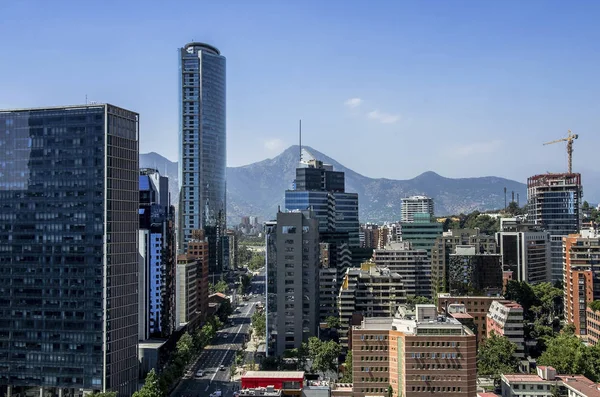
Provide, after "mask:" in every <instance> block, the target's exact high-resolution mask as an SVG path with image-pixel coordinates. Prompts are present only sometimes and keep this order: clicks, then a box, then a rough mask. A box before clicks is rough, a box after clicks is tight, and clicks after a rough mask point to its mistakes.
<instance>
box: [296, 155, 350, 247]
mask: <svg viewBox="0 0 600 397" xmlns="http://www.w3.org/2000/svg"><path fill="white" fill-rule="evenodd" d="M301 165H302V167H299V168H297V169H296V180H295V181H294V187H295V189H294V190H286V191H285V210H286V211H305V210H307V209H312V211H313V213H314V215H315V217H316V218H317V220H318V221H319V232H320V233H324V232H347V233H348V243H349V245H350V246H351V247H358V246H360V239H359V227H360V226H359V221H358V194H357V193H346V191H345V183H344V173H343V172H340V171H333V168H332V167H331V166H330V165H324V164H323V163H322V162H321V161H317V160H314V159H313V160H310V161H309V162H307V163H303V164H301Z"/></svg>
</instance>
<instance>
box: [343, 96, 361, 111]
mask: <svg viewBox="0 0 600 397" xmlns="http://www.w3.org/2000/svg"><path fill="white" fill-rule="evenodd" d="M362 101H363V100H362V99H360V98H350V99H348V100H347V101H346V102H344V105H346V106H347V107H349V108H350V109H355V108H357V107H359V106H360V105H361V104H362Z"/></svg>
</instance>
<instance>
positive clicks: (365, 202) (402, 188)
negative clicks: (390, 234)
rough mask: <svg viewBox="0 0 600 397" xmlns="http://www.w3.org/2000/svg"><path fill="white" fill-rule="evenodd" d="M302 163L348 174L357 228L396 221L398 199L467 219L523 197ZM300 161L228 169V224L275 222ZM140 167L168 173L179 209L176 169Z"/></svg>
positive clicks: (497, 185) (458, 182)
mask: <svg viewBox="0 0 600 397" xmlns="http://www.w3.org/2000/svg"><path fill="white" fill-rule="evenodd" d="M302 149H303V157H304V156H311V157H312V158H315V159H317V160H320V161H322V162H323V163H326V164H331V165H333V168H334V169H335V170H336V171H343V172H344V173H345V174H346V191H348V192H355V193H358V197H359V216H360V221H361V222H383V221H396V220H398V219H399V218H400V207H401V200H400V199H401V198H402V197H406V196H413V195H425V196H428V197H432V198H433V199H434V202H435V209H436V215H439V216H443V215H451V214H459V213H461V212H462V213H469V212H472V211H474V210H480V211H483V210H491V209H497V208H502V207H503V206H504V187H506V188H507V190H509V191H514V192H515V193H519V194H520V195H521V197H526V186H525V185H524V184H523V183H519V182H516V181H511V180H508V179H503V178H498V177H480V178H460V179H454V178H446V177H443V176H441V175H439V174H437V173H436V172H433V171H427V172H424V173H422V174H420V175H418V176H416V177H415V178H412V179H409V180H394V179H384V178H369V177H366V176H363V175H361V174H359V173H357V172H355V171H353V170H351V169H349V168H347V167H345V166H343V165H342V164H340V163H339V162H337V161H336V160H335V159H333V158H331V157H329V156H327V155H325V154H323V153H322V152H319V151H318V150H316V149H314V148H312V147H310V146H302ZM299 161H300V147H299V146H298V145H292V146H290V147H288V148H287V149H285V150H284V151H283V152H282V153H280V154H279V155H278V156H275V157H273V158H270V159H266V160H262V161H259V162H256V163H252V164H248V165H245V166H241V167H228V168H227V210H228V218H229V220H228V222H230V224H237V223H238V222H239V218H240V217H241V216H245V215H253V216H258V217H260V219H261V220H269V219H273V217H274V216H275V215H276V214H277V207H278V206H281V207H282V208H283V205H284V195H285V191H286V190H288V189H291V187H292V183H293V181H294V179H295V178H296V168H297V167H298V163H299ZM140 167H152V168H158V169H159V170H160V172H161V173H163V170H166V176H168V177H169V185H170V190H171V197H172V202H173V203H177V196H178V194H177V193H178V185H177V177H178V172H177V163H173V162H171V161H169V160H167V159H165V158H164V157H162V156H160V155H158V154H156V153H147V154H141V155H140Z"/></svg>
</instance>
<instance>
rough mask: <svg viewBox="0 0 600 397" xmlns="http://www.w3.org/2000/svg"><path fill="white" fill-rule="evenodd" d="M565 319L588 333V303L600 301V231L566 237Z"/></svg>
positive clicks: (582, 333)
mask: <svg viewBox="0 0 600 397" xmlns="http://www.w3.org/2000/svg"><path fill="white" fill-rule="evenodd" d="M563 244H564V249H563V252H564V254H563V255H564V257H563V261H564V304H565V320H566V321H567V322H568V323H570V324H573V325H575V334H576V335H581V336H583V337H584V338H585V337H586V335H587V315H588V312H587V308H588V304H589V303H590V302H592V301H595V300H600V233H598V232H597V231H596V230H594V229H588V230H582V231H581V233H580V234H572V235H569V236H567V237H564V238H563Z"/></svg>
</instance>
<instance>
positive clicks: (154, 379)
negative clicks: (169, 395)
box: [133, 369, 164, 397]
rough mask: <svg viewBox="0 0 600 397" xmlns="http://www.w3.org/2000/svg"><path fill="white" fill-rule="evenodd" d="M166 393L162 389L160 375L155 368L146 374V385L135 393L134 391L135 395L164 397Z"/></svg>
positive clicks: (134, 396) (139, 396)
mask: <svg viewBox="0 0 600 397" xmlns="http://www.w3.org/2000/svg"><path fill="white" fill-rule="evenodd" d="M163 396H164V393H163V392H162V390H161V389H160V386H159V383H158V375H156V372H155V371H154V369H152V370H151V371H150V372H148V375H146V381H145V382H144V386H142V388H141V389H140V390H138V391H136V392H135V393H133V397H163Z"/></svg>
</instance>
